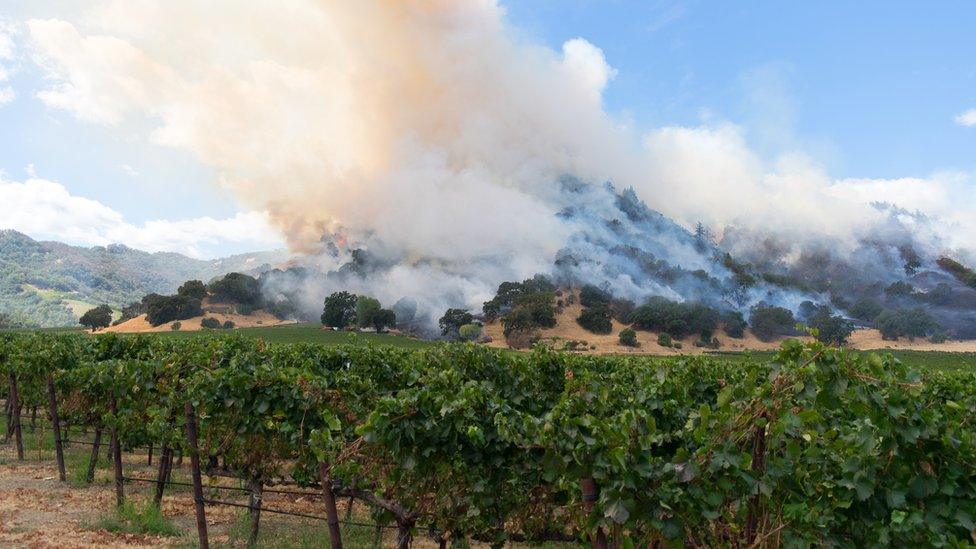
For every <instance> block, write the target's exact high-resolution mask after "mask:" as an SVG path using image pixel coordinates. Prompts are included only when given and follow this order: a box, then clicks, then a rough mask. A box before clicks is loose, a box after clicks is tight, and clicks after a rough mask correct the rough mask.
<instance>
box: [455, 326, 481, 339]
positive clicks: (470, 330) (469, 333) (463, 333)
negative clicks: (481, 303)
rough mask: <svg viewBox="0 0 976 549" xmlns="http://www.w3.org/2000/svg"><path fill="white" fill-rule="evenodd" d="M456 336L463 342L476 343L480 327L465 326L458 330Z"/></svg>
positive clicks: (479, 335) (479, 334)
mask: <svg viewBox="0 0 976 549" xmlns="http://www.w3.org/2000/svg"><path fill="white" fill-rule="evenodd" d="M458 335H459V336H460V337H461V339H463V340H464V341H476V340H477V339H478V338H479V337H481V325H479V324H465V325H463V326H461V327H460V328H458Z"/></svg>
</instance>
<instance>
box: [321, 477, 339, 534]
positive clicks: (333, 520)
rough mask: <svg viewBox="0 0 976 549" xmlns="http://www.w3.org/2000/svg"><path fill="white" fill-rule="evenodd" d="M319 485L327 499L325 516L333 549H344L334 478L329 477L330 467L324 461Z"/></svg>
mask: <svg viewBox="0 0 976 549" xmlns="http://www.w3.org/2000/svg"><path fill="white" fill-rule="evenodd" d="M319 483H320V484H321V485H322V496H323V497H324V498H325V516H326V518H327V519H328V522H329V541H330V542H331V544H332V549H342V531H341V530H340V529H339V511H338V510H337V509H336V500H335V493H334V492H333V491H332V478H330V476H329V466H328V464H326V463H325V462H324V461H323V462H319Z"/></svg>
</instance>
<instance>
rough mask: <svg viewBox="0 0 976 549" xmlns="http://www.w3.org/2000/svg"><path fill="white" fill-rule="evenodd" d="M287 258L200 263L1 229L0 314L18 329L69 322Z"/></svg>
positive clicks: (278, 254)
mask: <svg viewBox="0 0 976 549" xmlns="http://www.w3.org/2000/svg"><path fill="white" fill-rule="evenodd" d="M287 259H288V253H287V252H285V251H271V252H255V253H249V254H240V255H234V256H230V257H225V258H221V259H213V260H199V259H193V258H190V257H187V256H185V255H181V254H177V253H148V252H143V251H140V250H135V249H132V248H129V247H127V246H124V245H121V244H113V245H110V246H95V247H93V248H85V247H80V246H70V245H68V244H63V243H60V242H42V241H37V240H34V239H32V238H30V237H29V236H27V235H25V234H23V233H19V232H17V231H12V230H3V231H0V313H3V314H6V315H7V317H9V321H10V322H11V324H13V325H16V326H45V327H46V326H69V325H75V324H77V319H78V317H79V316H80V315H81V314H82V313H83V312H84V311H85V310H87V309H88V308H91V307H93V306H95V305H96V304H101V303H106V304H108V305H110V306H112V307H113V308H115V309H120V308H121V307H123V306H125V305H127V304H129V303H131V302H133V301H138V300H140V299H141V298H142V297H143V296H144V295H146V294H148V293H152V292H155V293H160V294H170V293H173V292H175V291H176V289H177V288H178V287H179V285H180V284H182V283H183V282H185V281H187V280H192V279H197V280H202V281H204V282H206V281H208V280H210V279H212V278H214V277H216V276H220V275H223V274H226V273H229V272H242V273H247V274H252V275H254V276H257V275H258V274H260V273H262V272H264V271H267V270H270V269H273V268H274V267H275V266H276V265H278V264H279V263H281V262H283V261H286V260H287Z"/></svg>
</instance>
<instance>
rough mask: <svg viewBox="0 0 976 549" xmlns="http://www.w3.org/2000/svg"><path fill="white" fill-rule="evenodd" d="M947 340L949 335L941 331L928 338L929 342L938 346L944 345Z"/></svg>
mask: <svg viewBox="0 0 976 549" xmlns="http://www.w3.org/2000/svg"><path fill="white" fill-rule="evenodd" d="M948 340H949V334H947V333H946V332H945V331H943V330H937V331H936V332H934V333H933V334H932V335H931V336H929V342H931V343H935V344H939V343H945V342H946V341H948Z"/></svg>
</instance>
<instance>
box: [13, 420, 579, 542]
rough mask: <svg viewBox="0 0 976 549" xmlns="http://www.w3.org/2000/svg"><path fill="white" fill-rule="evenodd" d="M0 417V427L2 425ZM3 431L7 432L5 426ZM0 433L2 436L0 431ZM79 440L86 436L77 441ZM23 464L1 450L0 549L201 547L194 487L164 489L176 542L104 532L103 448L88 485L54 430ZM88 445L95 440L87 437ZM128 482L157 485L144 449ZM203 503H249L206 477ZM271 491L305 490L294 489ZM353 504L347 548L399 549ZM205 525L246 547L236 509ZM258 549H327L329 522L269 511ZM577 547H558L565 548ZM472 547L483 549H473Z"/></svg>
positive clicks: (274, 504)
mask: <svg viewBox="0 0 976 549" xmlns="http://www.w3.org/2000/svg"><path fill="white" fill-rule="evenodd" d="M2 423H3V421H2V418H0V424H2ZM4 427H5V426H4ZM2 432H3V431H2V430H0V433H2ZM73 437H74V438H75V440H81V439H82V438H81V437H79V436H76V435H73ZM24 439H25V444H24V446H25V458H26V459H25V460H24V461H18V460H17V458H16V452H15V449H14V445H13V442H12V441H11V442H10V443H8V444H0V548H4V549H6V548H31V549H35V548H36V549H41V548H43V549H47V548H68V549H74V548H88V547H127V548H128V547H187V548H189V547H197V546H198V544H197V531H196V521H195V514H194V507H193V498H192V493H191V489H190V487H188V486H186V487H184V486H174V487H171V488H167V492H166V495H165V496H164V498H163V504H162V513H163V515H164V516H165V517H166V519H168V520H170V521H171V522H172V524H173V525H174V526H175V527H176V529H177V530H178V531H179V534H178V535H175V536H168V537H164V536H157V535H146V534H133V533H119V532H112V531H109V530H107V529H106V527H105V525H104V522H105V520H106V519H108V518H111V517H113V516H114V508H115V488H114V484H113V478H114V477H113V476H112V469H111V466H110V464H109V461H108V459H107V456H106V455H105V454H106V452H105V447H104V446H103V447H102V452H101V453H102V459H100V460H99V465H98V469H97V471H96V477H95V481H94V482H93V483H92V484H90V485H89V484H86V483H84V482H83V481H79V480H78V479H81V478H83V473H84V471H86V470H87V465H88V456H89V455H90V453H91V447H90V446H83V445H81V444H72V445H70V446H69V447H68V448H67V449H66V460H65V461H66V463H67V467H66V468H67V477H68V481H67V482H64V483H62V482H60V481H59V480H58V471H57V465H56V462H55V461H54V451H53V443H52V442H51V439H52V437H51V433H50V431H49V430H48V431H44V430H42V429H37V430H36V431H34V432H30V431H29V429H28V428H27V427H26V425H25V433H24ZM89 439H90V437H89ZM123 462H124V465H123V468H124V471H125V476H126V477H138V478H146V479H154V478H155V475H156V467H155V466H157V465H158V460H155V459H154V461H153V465H154V466H153V467H150V466H148V465H147V456H146V451H145V450H144V449H143V450H134V451H133V453H124V454H123ZM172 480H173V481H176V482H184V483H189V482H190V470H189V459H186V460H184V463H183V466H182V467H181V468H178V467H176V466H175V464H174V471H173V477H172ZM204 483H205V491H204V497H206V498H210V499H218V500H222V501H229V502H234V503H238V504H242V505H243V504H247V496H246V495H245V494H244V493H243V492H240V491H228V490H220V489H218V488H216V486H224V487H227V486H236V487H240V486H241V485H240V484H239V483H238V482H237V481H235V480H233V479H208V478H207V477H204ZM153 489H154V485H153V484H152V483H143V482H126V484H125V494H126V499H127V500H128V501H131V502H133V503H134V504H135V505H136V507H137V508H144V507H145V506H147V505H148V504H149V502H150V501H151V497H152V491H153ZM269 489H285V490H301V489H299V488H295V487H290V486H289V487H282V486H277V487H269ZM348 504H349V502H348V500H346V499H341V500H340V501H338V502H337V506H338V510H339V516H340V519H348V520H351V521H353V522H357V523H360V524H361V525H353V524H344V525H343V533H342V536H343V542H344V545H345V546H346V547H349V548H352V549H357V548H367V547H368V548H376V547H394V546H395V542H396V535H397V534H396V530H395V529H385V530H382V532H381V536H380V537H379V538H377V536H376V532H377V530H376V528H374V527H373V526H370V525H368V524H371V523H372V522H373V521H372V519H371V517H370V515H369V511H368V510H367V509H366V508H365V507H364V506H362V505H361V504H358V503H357V504H355V505H354V506H353V509H352V513H351V515H347V514H346V509H347V507H348ZM264 506H265V508H266V509H276V510H282V511H289V512H294V513H302V514H306V515H313V516H319V517H321V516H324V514H325V513H324V508H323V506H322V503H321V500H320V499H319V498H318V497H317V496H305V495H292V494H272V493H269V492H266V493H265V499H264ZM206 512H207V524H208V532H209V539H210V545H211V546H212V547H215V548H221V547H233V548H243V547H246V546H247V543H246V537H247V533H246V532H247V528H248V526H249V523H248V515H247V513H248V511H247V509H242V508H238V507H230V506H220V505H207V507H206ZM257 546H258V547H274V548H278V547H283V548H291V547H294V548H306V547H323V548H325V547H328V546H329V538H328V529H327V525H326V523H325V521H324V520H314V519H308V518H300V517H292V516H285V515H280V514H273V513H270V512H267V511H266V512H264V513H262V515H261V526H260V536H259V539H258V544H257ZM571 546H572V544H561V545H560V546H559V547H560V548H566V547H571ZM412 547H415V548H419V549H432V548H434V547H437V544H436V543H435V542H434V541H433V540H432V539H430V538H429V537H427V536H426V535H425V532H417V533H416V534H415V538H414V541H413V544H412ZM471 547H473V548H479V549H481V548H484V547H487V546H486V545H483V544H480V543H472V544H471Z"/></svg>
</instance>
